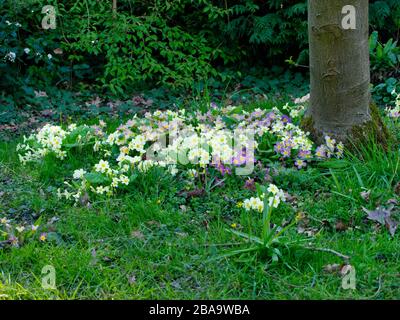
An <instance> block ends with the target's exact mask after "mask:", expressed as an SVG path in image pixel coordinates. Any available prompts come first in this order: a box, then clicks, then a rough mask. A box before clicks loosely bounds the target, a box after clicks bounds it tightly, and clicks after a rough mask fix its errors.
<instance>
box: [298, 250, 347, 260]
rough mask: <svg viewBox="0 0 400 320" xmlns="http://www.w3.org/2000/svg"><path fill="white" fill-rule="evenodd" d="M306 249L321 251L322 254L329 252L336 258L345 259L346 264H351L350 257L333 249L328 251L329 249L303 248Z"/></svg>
mask: <svg viewBox="0 0 400 320" xmlns="http://www.w3.org/2000/svg"><path fill="white" fill-rule="evenodd" d="M302 248H304V249H308V250H314V251H321V252H327V253H331V254H334V255H335V256H338V257H339V258H341V259H343V260H344V261H345V262H346V263H347V262H349V260H350V257H349V256H346V255H344V254H342V253H340V252H337V251H335V250H333V249H328V248H316V247H302Z"/></svg>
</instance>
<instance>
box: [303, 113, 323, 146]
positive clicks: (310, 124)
mask: <svg viewBox="0 0 400 320" xmlns="http://www.w3.org/2000/svg"><path fill="white" fill-rule="evenodd" d="M300 128H301V129H302V130H303V131H304V132H309V133H310V139H311V140H313V141H315V142H317V143H322V140H323V135H322V133H320V132H318V131H317V130H316V129H315V126H314V120H313V118H312V117H311V116H309V115H305V116H304V117H303V118H302V119H301V121H300Z"/></svg>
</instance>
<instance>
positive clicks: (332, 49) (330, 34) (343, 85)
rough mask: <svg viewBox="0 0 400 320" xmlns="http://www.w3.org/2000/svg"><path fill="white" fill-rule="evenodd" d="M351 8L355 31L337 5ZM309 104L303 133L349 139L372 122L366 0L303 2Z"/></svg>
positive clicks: (341, 8)
mask: <svg viewBox="0 0 400 320" xmlns="http://www.w3.org/2000/svg"><path fill="white" fill-rule="evenodd" d="M347 5H351V6H353V7H354V8H355V29H352V28H350V29H349V28H348V26H346V25H344V24H343V18H344V17H346V14H344V13H342V10H343V7H345V6H347ZM308 33H309V48H310V81H311V97H310V107H309V109H308V111H307V114H306V119H307V118H308V125H307V126H308V127H310V126H311V128H307V127H306V129H308V131H310V132H311V133H312V135H313V136H314V137H315V139H316V140H317V141H321V140H322V139H323V137H324V136H325V135H329V136H331V137H335V138H336V139H339V140H341V141H346V140H348V138H351V134H352V130H353V128H354V127H355V126H362V125H364V124H366V123H368V122H370V121H371V120H372V117H371V114H370V103H371V97H370V90H369V84H370V63H369V43H368V35H369V24H368V0H309V1H308Z"/></svg>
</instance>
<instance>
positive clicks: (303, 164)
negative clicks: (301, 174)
mask: <svg viewBox="0 0 400 320" xmlns="http://www.w3.org/2000/svg"><path fill="white" fill-rule="evenodd" d="M294 165H295V166H296V167H297V168H298V169H301V168H305V167H307V162H306V161H305V160H303V159H297V160H296V161H295V162H294Z"/></svg>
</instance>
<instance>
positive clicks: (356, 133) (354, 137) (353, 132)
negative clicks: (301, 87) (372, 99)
mask: <svg viewBox="0 0 400 320" xmlns="http://www.w3.org/2000/svg"><path fill="white" fill-rule="evenodd" d="M370 114H371V120H370V121H367V122H365V123H363V124H357V125H354V126H353V127H352V128H351V129H350V130H349V131H348V134H347V135H345V136H347V137H348V138H347V139H345V138H344V137H335V138H338V139H339V140H341V141H342V142H343V143H345V144H346V146H347V147H348V148H350V149H353V148H354V146H357V145H359V144H364V143H368V142H371V140H372V141H375V142H376V143H378V144H380V145H382V147H383V148H384V149H385V150H387V148H388V146H389V145H390V144H391V143H390V142H391V141H392V139H393V136H392V135H391V133H390V131H389V130H388V128H387V127H386V125H385V123H384V122H383V121H382V118H381V116H380V114H379V109H378V107H377V106H376V104H375V103H371V104H370ZM300 127H301V129H302V130H303V131H305V132H309V133H310V138H311V139H312V140H313V141H315V142H316V143H323V142H324V134H323V132H320V131H319V130H317V129H316V128H315V124H314V120H313V119H312V116H310V115H306V116H304V118H303V119H302V120H301V122H300ZM341 138H342V139H341Z"/></svg>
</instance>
